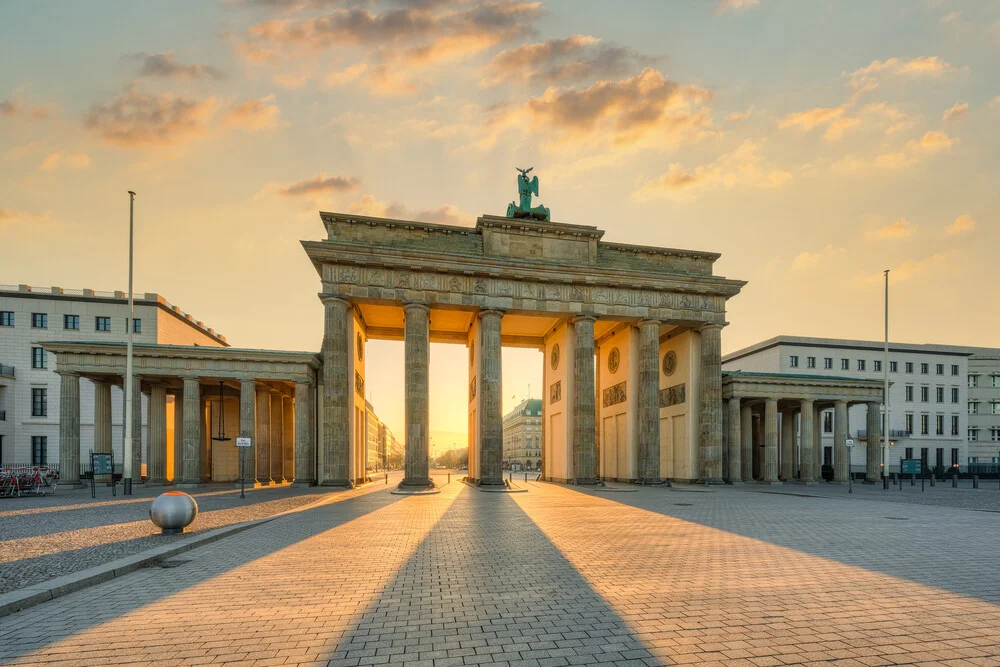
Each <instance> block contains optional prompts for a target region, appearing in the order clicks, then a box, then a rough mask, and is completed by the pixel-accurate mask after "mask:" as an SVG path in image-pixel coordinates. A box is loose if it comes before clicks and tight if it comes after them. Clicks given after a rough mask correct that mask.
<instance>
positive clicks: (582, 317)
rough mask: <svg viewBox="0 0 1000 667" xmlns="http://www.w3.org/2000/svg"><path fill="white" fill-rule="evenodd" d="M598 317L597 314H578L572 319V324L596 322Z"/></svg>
mask: <svg viewBox="0 0 1000 667" xmlns="http://www.w3.org/2000/svg"><path fill="white" fill-rule="evenodd" d="M597 318H598V315H597V314H595V313H577V314H576V315H574V316H573V317H571V318H570V320H569V321H570V323H571V324H576V323H577V322H596V321H597Z"/></svg>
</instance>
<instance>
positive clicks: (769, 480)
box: [757, 479, 781, 484]
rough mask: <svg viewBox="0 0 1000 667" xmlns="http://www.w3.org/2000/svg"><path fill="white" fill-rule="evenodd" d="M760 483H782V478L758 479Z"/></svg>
mask: <svg viewBox="0 0 1000 667" xmlns="http://www.w3.org/2000/svg"><path fill="white" fill-rule="evenodd" d="M757 483H758V484H781V480H777V479H758V480H757Z"/></svg>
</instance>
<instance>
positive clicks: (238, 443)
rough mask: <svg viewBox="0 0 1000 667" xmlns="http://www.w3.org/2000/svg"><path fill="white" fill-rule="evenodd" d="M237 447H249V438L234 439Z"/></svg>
mask: <svg viewBox="0 0 1000 667" xmlns="http://www.w3.org/2000/svg"><path fill="white" fill-rule="evenodd" d="M236 446H237V447H250V446H251V445H250V438H236Z"/></svg>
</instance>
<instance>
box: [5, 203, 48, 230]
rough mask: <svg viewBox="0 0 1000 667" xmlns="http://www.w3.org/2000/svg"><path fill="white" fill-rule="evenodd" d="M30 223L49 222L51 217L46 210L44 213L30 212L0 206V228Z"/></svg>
mask: <svg viewBox="0 0 1000 667" xmlns="http://www.w3.org/2000/svg"><path fill="white" fill-rule="evenodd" d="M30 223H36V224H51V223H52V218H51V217H50V216H49V213H48V212H47V211H46V212H44V213H32V212H30V211H15V210H13V209H9V208H0V229H2V228H4V227H13V226H14V225H21V224H30Z"/></svg>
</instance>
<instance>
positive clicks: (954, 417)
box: [951, 415, 958, 435]
mask: <svg viewBox="0 0 1000 667" xmlns="http://www.w3.org/2000/svg"><path fill="white" fill-rule="evenodd" d="M951 434H952V435H958V415H952V416H951Z"/></svg>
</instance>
